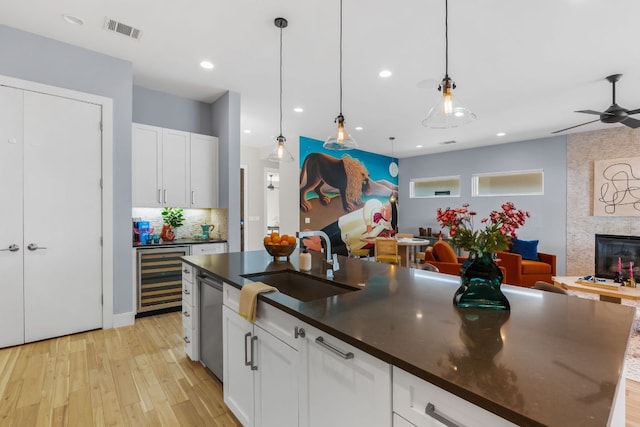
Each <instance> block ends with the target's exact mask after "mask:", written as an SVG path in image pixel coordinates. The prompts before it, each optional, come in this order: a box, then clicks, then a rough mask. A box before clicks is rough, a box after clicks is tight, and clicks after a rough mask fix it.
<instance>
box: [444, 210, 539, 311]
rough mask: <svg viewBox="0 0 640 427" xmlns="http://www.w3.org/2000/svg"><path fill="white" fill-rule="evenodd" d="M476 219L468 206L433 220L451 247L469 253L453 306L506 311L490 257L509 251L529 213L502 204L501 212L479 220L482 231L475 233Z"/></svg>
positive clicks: (498, 275)
mask: <svg viewBox="0 0 640 427" xmlns="http://www.w3.org/2000/svg"><path fill="white" fill-rule="evenodd" d="M476 215H477V214H476V212H474V211H472V210H470V209H469V204H468V203H465V204H464V205H462V207H461V208H455V209H451V208H446V209H444V210H442V209H440V208H438V211H437V215H436V220H437V221H438V223H440V225H441V226H442V227H443V228H444V227H448V228H449V235H450V237H451V244H452V245H453V246H454V247H457V248H460V249H464V250H466V251H468V252H469V258H468V259H467V261H465V262H464V264H463V265H462V268H461V270H460V282H461V285H460V288H459V289H458V291H456V294H455V295H454V302H455V303H456V304H457V305H458V307H465V308H466V307H474V308H491V309H496V310H509V309H510V305H509V301H508V300H507V298H506V297H505V296H504V294H502V292H501V291H500V284H501V283H502V279H503V277H502V271H500V268H499V267H498V266H497V265H496V263H495V262H494V261H493V253H494V252H495V251H500V250H504V249H507V248H508V247H509V241H510V239H511V238H515V237H516V230H517V229H518V228H520V227H521V226H523V225H524V223H525V221H526V219H527V218H529V216H530V215H529V212H527V211H523V210H520V209H517V208H516V207H515V205H514V204H513V203H512V202H506V203H503V204H502V206H501V210H500V211H496V210H494V211H491V213H490V214H489V217H488V218H482V220H481V221H480V222H481V223H482V224H484V229H474V226H473V219H474V217H475V216H476Z"/></svg>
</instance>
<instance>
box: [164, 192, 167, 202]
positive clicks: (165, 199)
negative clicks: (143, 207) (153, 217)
mask: <svg viewBox="0 0 640 427" xmlns="http://www.w3.org/2000/svg"><path fill="white" fill-rule="evenodd" d="M164 202H165V203H167V190H164Z"/></svg>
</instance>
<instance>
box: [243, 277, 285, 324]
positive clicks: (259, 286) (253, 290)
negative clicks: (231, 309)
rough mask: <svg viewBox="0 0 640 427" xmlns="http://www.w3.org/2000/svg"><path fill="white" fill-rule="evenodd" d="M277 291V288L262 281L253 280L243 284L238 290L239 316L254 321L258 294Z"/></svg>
mask: <svg viewBox="0 0 640 427" xmlns="http://www.w3.org/2000/svg"><path fill="white" fill-rule="evenodd" d="M273 291H275V292H278V289H277V288H274V287H273V286H269V285H267V284H265V283H262V282H253V283H249V284H247V285H244V286H243V287H242V289H241V290H240V306H239V307H238V312H239V313H240V316H242V317H244V318H245V319H247V320H248V321H249V322H251V323H253V322H255V321H256V311H257V310H256V308H257V307H258V294H260V293H265V292H273Z"/></svg>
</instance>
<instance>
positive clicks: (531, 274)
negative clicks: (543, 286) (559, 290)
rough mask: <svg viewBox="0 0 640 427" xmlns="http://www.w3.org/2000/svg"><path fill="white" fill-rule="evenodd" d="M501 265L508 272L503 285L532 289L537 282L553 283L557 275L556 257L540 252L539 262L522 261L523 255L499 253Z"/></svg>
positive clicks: (507, 252)
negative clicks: (553, 277) (553, 278)
mask: <svg viewBox="0 0 640 427" xmlns="http://www.w3.org/2000/svg"><path fill="white" fill-rule="evenodd" d="M496 255H497V257H498V259H500V261H499V263H498V264H499V265H501V266H503V267H504V268H505V269H506V270H507V275H506V276H505V278H504V280H503V283H507V284H509V285H516V286H524V287H527V288H530V287H532V286H533V285H534V284H535V283H536V282H537V281H539V280H541V281H543V282H548V283H553V280H552V278H551V277H552V276H555V275H556V256H555V255H551V254H545V253H542V252H538V260H537V261H533V260H528V259H522V256H521V255H518V254H514V253H512V252H509V251H498V252H496Z"/></svg>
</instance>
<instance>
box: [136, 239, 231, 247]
mask: <svg viewBox="0 0 640 427" xmlns="http://www.w3.org/2000/svg"><path fill="white" fill-rule="evenodd" d="M205 243H226V240H221V239H207V240H202V239H197V240H196V239H174V240H172V241H170V242H165V241H164V240H162V239H160V243H157V244H156V243H154V244H147V245H140V244H135V243H134V244H133V247H134V248H140V249H144V248H161V247H171V246H180V245H200V244H205Z"/></svg>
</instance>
